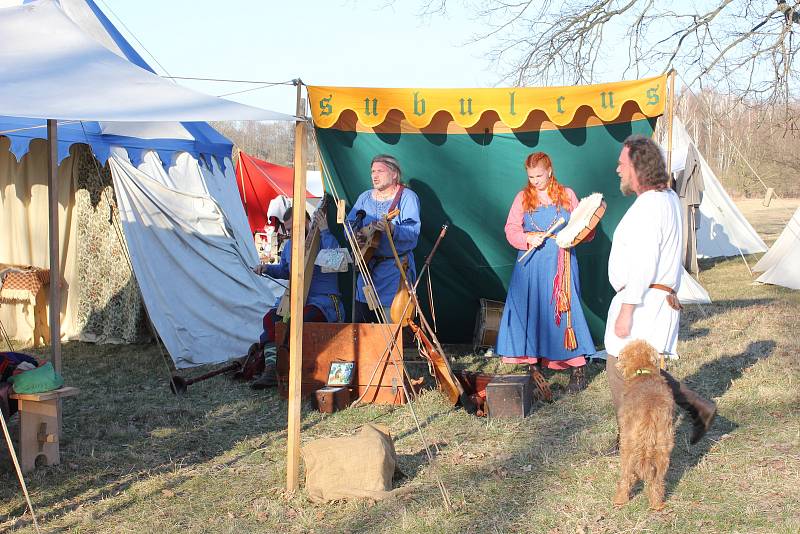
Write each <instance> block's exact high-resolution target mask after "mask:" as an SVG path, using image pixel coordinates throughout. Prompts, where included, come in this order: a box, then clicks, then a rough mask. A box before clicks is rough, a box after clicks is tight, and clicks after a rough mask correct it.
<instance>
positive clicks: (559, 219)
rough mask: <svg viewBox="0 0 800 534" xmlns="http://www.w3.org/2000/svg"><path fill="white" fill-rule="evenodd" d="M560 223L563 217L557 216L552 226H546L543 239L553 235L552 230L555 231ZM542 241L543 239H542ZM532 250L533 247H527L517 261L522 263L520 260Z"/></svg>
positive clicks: (562, 222) (562, 221)
mask: <svg viewBox="0 0 800 534" xmlns="http://www.w3.org/2000/svg"><path fill="white" fill-rule="evenodd" d="M562 224H564V217H559V218H558V220H557V221H556V222H554V223H553V226H551V227H550V228H548V229H547V231H546V232H545V233H544V238H543V239H547V238H548V237H550V236H551V235H553V232H555V231H556V228H558V227H559V226H561V225H562ZM542 242H543V243H544V241H542ZM534 250H535V247H531V248H529V249H528V251H527V252H526V253H525V254H523V255H522V257H521V258H520V259H518V260H517V263H522V260H524V259H525V258H526V257H527V256H528V254H530V253H531V252H533V251H534Z"/></svg>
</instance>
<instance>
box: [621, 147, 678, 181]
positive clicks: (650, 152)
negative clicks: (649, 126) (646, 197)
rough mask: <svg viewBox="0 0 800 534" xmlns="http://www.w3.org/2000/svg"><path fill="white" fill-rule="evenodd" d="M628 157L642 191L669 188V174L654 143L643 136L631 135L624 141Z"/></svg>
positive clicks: (659, 150) (662, 157)
mask: <svg viewBox="0 0 800 534" xmlns="http://www.w3.org/2000/svg"><path fill="white" fill-rule="evenodd" d="M624 146H626V147H628V157H629V158H631V164H633V168H634V170H635V171H636V176H638V178H639V185H640V186H641V187H642V189H644V190H650V189H655V190H659V191H660V190H663V189H667V188H668V187H669V174H668V173H667V165H666V163H664V156H663V155H662V154H661V149H660V148H659V147H658V145H657V144H656V142H655V141H653V140H652V139H651V138H649V137H645V136H643V135H632V136H630V137H628V138H627V139H626V140H625V143H624Z"/></svg>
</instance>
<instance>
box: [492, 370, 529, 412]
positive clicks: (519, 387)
mask: <svg viewBox="0 0 800 534" xmlns="http://www.w3.org/2000/svg"><path fill="white" fill-rule="evenodd" d="M531 401H532V390H531V377H530V375H498V376H495V377H494V378H493V379H492V381H491V382H489V383H488V384H487V385H486V406H487V408H488V412H489V417H527V415H528V412H529V411H530V408H531Z"/></svg>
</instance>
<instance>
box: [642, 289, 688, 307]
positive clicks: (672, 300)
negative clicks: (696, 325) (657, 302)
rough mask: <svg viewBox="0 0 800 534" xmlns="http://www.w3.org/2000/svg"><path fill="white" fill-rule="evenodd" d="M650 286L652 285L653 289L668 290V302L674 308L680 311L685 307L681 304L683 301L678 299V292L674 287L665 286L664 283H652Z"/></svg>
mask: <svg viewBox="0 0 800 534" xmlns="http://www.w3.org/2000/svg"><path fill="white" fill-rule="evenodd" d="M649 287H652V288H653V289H659V290H661V291H666V293H667V304H669V307H670V308H672V309H673V310H676V311H680V310H682V309H683V306H681V301H679V300H678V294H677V293H675V290H674V289H672V288H671V287H669V286H665V285H664V284H650V286H649Z"/></svg>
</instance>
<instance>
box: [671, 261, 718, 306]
mask: <svg viewBox="0 0 800 534" xmlns="http://www.w3.org/2000/svg"><path fill="white" fill-rule="evenodd" d="M678 300H679V301H680V303H681V304H711V297H710V296H709V295H708V291H706V290H705V288H704V287H703V286H701V285H700V282H698V281H697V280H695V279H694V277H692V275H691V274H689V272H688V271H687V270H686V269H683V272H682V273H681V285H680V287H679V288H678Z"/></svg>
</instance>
